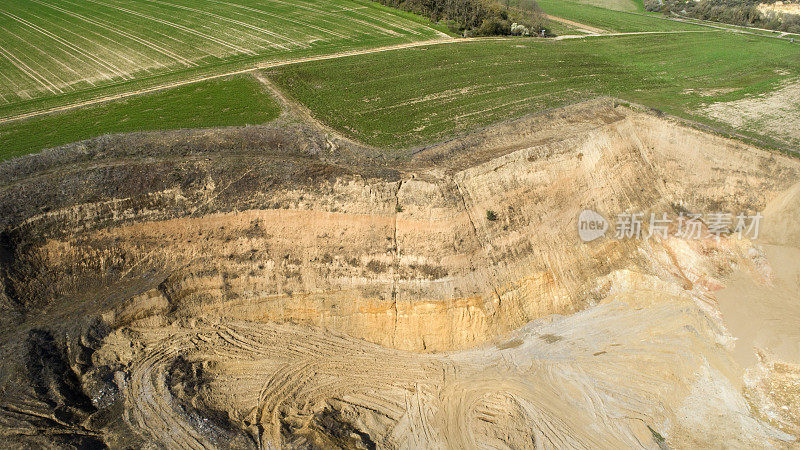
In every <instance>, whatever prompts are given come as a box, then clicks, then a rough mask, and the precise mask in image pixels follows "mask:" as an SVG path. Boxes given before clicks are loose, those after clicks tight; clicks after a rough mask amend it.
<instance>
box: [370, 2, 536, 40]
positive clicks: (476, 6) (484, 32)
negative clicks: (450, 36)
mask: <svg viewBox="0 0 800 450" xmlns="http://www.w3.org/2000/svg"><path fill="white" fill-rule="evenodd" d="M377 1H378V2H379V3H381V4H383V5H387V6H391V7H394V8H398V9H402V10H405V11H410V12H413V13H415V14H419V15H422V16H426V17H429V18H430V19H431V20H433V21H434V22H437V23H441V24H444V25H446V26H447V27H448V28H450V30H452V31H454V32H456V33H459V34H463V35H464V36H504V35H511V34H517V35H524V34H535V35H540V34H542V32H543V31H544V32H545V34H546V33H547V32H548V31H547V20H546V19H545V18H544V15H543V14H542V12H541V10H540V9H539V6H538V5H537V4H536V3H535V1H529V2H527V4H526V5H525V8H517V7H514V6H511V5H510V4H509V1H508V0H502V1H503V2H504V3H502V4H501V3H500V2H498V1H496V0H377ZM514 25H516V26H514Z"/></svg>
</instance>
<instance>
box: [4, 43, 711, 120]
mask: <svg viewBox="0 0 800 450" xmlns="http://www.w3.org/2000/svg"><path fill="white" fill-rule="evenodd" d="M698 32H700V33H710V32H715V31H712V30H709V31H702V30H700V31H636V32H629V33H606V32H603V33H597V34H582V35H565V36H559V37H557V38H553V39H550V38H548V40H561V39H578V38H585V37H598V36H606V37H617V36H635V35H648V34H679V33H698ZM512 39H519V38H510V37H472V38H450V39H434V40H426V41H417V42H407V43H403V44H394V45H387V46H383V47H375V48H369V49H363V50H349V51H344V52H338V53H331V54H327V55H317V56H309V57H305V58H294V59H286V60H280V61H271V62H268V63H263V64H258V65H256V66H255V67H248V68H246V69H239V70H233V71H228V72H223V73H218V74H214V75H208V76H203V77H198V78H192V79H189V80H183V81H179V82H174V83H166V84H162V85H158V86H153V87H149V88H144V89H137V90H133V91H128V92H123V93H119V94H114V95H107V96H102V97H98V98H94V99H91V100H86V101H82V102H77V103H72V104H69V105H63V106H57V107H53V108H46V109H41V110H38V111H31V112H27V113H23V114H17V115H13V116H8V117H2V118H0V124H5V123H9V122H14V121H18V120H24V119H30V118H33V117H38V116H42V115H46V114H52V113H57V112H64V111H68V110H71V109H76V108H82V107H85V106H91V105H96V104H100V103H105V102H109V101H113V100H119V99H122V98H127V97H133V96H136V95H142V94H149V93H152V92H157V91H160V90H164V89H171V88H175V87H180V86H185V85H188V84H193V83H199V82H202V81H208V80H214V79H217V78H224V77H228V76H232V75H240V74H244V73H249V72H253V71H257V70H263V69H270V68H274V67H281V66H286V65H291V64H301V63H306V62H312V61H322V60H327V59H337V58H344V57H348V56H357V55H366V54H370V53H381V52H387V51H392V50H402V49H407V48H415V47H424V46H430V45H441V44H459V43H466V42H476V41H496V40H512Z"/></svg>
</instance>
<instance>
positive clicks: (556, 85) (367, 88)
mask: <svg viewBox="0 0 800 450" xmlns="http://www.w3.org/2000/svg"><path fill="white" fill-rule="evenodd" d="M268 74H269V76H270V77H271V78H272V79H273V80H275V82H276V83H277V84H278V85H279V86H280V87H281V88H283V89H284V90H285V91H286V92H288V93H289V94H290V95H291V96H293V97H294V98H296V99H298V100H300V101H301V102H303V103H304V104H306V105H307V106H308V107H309V108H311V110H312V111H313V113H314V114H315V115H316V116H317V117H319V118H320V119H321V120H323V121H325V122H326V123H328V124H329V125H331V126H332V127H334V128H336V129H338V130H341V131H342V132H344V133H345V134H348V135H350V136H352V137H353V138H356V139H358V140H361V141H363V142H365V143H368V144H371V145H375V146H380V147H387V148H395V149H396V148H406V147H410V146H415V145H420V144H423V143H428V142H432V141H436V140H439V139H442V138H445V137H447V136H451V135H453V134H457V133H464V132H468V131H471V130H474V129H476V128H477V127H480V126H484V125H488V124H491V123H494V122H498V121H501V120H504V119H509V118H514V117H519V116H521V115H524V114H527V113H535V112H537V111H541V110H544V109H547V108H553V107H557V106H562V105H565V104H568V103H572V102H575V101H578V100H582V99H588V98H592V97H595V96H598V95H610V96H615V97H619V98H622V99H626V100H628V101H632V102H637V103H641V104H644V105H647V106H650V107H654V108H659V109H661V110H664V111H666V112H668V113H671V114H675V115H679V116H682V117H686V118H690V119H696V120H704V119H703V118H702V117H699V116H697V115H696V114H695V113H694V111H695V110H696V108H699V107H700V106H702V105H703V104H707V103H710V102H714V101H731V100H736V99H740V98H743V97H744V96H746V95H753V94H759V93H763V92H768V91H770V90H772V89H774V88H775V87H776V86H777V85H778V84H779V83H780V82H781V81H784V80H787V79H791V78H796V77H797V76H798V75H800V48H798V46H796V45H792V44H789V42H787V41H782V40H777V39H770V38H766V37H757V36H743V35H737V34H732V33H728V32H724V31H710V32H707V33H686V34H662V35H659V34H650V35H631V36H617V37H592V38H585V39H572V40H563V41H541V40H530V39H508V40H496V41H491V42H471V43H460V44H452V45H439V46H430V47H420V48H414V49H407V50H401V51H395V52H389V53H380V54H371V55H361V56H355V57H348V58H341V59H336V60H329V61H319V62H313V63H306V64H301V65H295V66H286V67H282V68H277V69H273V70H271V71H269V72H268ZM703 90H717V91H715V92H717V93H715V94H713V93H712V94H710V95H709V94H708V93H707V92H706V93H704V94H702V95H701V94H700V93H699V92H702V91H703Z"/></svg>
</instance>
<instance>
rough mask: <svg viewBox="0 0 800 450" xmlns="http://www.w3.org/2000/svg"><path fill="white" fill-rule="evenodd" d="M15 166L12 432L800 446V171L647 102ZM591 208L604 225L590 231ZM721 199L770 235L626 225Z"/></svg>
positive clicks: (309, 130) (172, 144) (9, 180)
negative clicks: (439, 138)
mask: <svg viewBox="0 0 800 450" xmlns="http://www.w3.org/2000/svg"><path fill="white" fill-rule="evenodd" d="M0 178H2V179H3V180H5V182H4V183H3V185H2V186H0V229H2V230H3V231H2V234H0V275H2V277H0V283H1V285H2V289H0V308H2V312H3V313H2V314H0V321H2V327H0V330H2V331H0V339H2V346H0V352H2V361H3V362H2V363H1V364H0V389H1V390H2V392H3V401H2V405H0V422H1V423H2V424H3V434H2V437H3V440H4V441H6V442H8V443H9V444H10V445H12V446H15V447H16V446H20V447H22V446H29V445H33V446H56V447H64V446H72V447H81V446H103V445H107V446H110V447H112V448H122V447H146V448H163V447H166V448H208V447H226V448H227V447H230V448H331V447H339V448H476V447H481V448H533V447H535V448H626V447H644V448H673V447H674V448H686V447H692V448H697V447H731V448H761V447H778V448H791V447H794V446H796V445H797V437H798V436H800V365H799V364H800V331H798V327H797V323H798V319H800V298H798V297H800V225H798V218H800V161H798V160H797V159H796V158H793V157H790V156H785V155H782V154H780V153H777V152H775V151H769V150H764V149H760V148H756V147H753V146H750V145H748V144H745V143H742V142H740V141H736V140H732V139H730V138H727V137H723V136H719V135H716V134H713V133H710V132H706V131H703V130H700V129H697V128H692V127H689V126H687V125H686V124H685V123H683V122H681V121H679V120H676V119H673V118H670V117H667V116H664V115H661V114H655V113H653V112H652V111H648V110H646V109H643V108H638V107H635V106H624V105H622V104H620V103H619V102H617V101H614V100H612V99H605V98H604V99H597V100H592V101H588V102H582V103H578V104H575V105H571V106H568V107H565V108H559V109H554V110H551V111H547V112H544V113H541V114H536V115H530V116H526V117H523V118H520V119H515V120H509V121H505V122H502V123H499V124H496V125H493V126H491V127H487V128H484V129H481V130H477V131H475V132H472V133H469V134H465V135H463V136H460V137H456V138H453V139H450V140H448V141H445V142H441V143H439V144H435V145H430V146H427V147H424V148H419V149H417V150H415V151H413V152H408V153H406V154H397V155H395V156H391V155H389V156H386V157H379V156H376V155H375V154H374V152H370V151H369V149H366V148H364V147H362V146H359V144H357V143H355V142H352V141H349V140H347V139H345V138H342V137H340V136H339V137H337V136H333V135H330V134H326V133H324V132H323V131H320V129H319V128H317V127H314V126H312V125H311V124H308V123H299V122H277V123H272V124H267V125H261V126H252V127H243V128H222V129H215V130H195V131H190V130H183V131H165V132H150V133H138V134H132V135H115V136H106V137H102V138H97V139H92V140H88V141H84V142H80V143H76V144H70V145H67V146H64V147H60V148H57V149H53V150H48V151H45V152H43V153H40V154H36V155H29V156H24V157H21V158H17V159H14V160H11V161H8V162H6V163H4V164H2V165H0ZM585 210H591V211H593V212H595V214H596V215H597V216H598V217H599V219H598V220H606V221H607V228H608V229H607V230H606V231H604V232H603V233H604V234H603V235H601V236H598V237H596V238H594V239H591V240H589V241H586V242H584V241H583V240H582V239H580V238H579V234H578V231H579V226H578V219H579V217H580V216H581V213H582V211H585ZM716 212H730V213H733V214H734V216H735V215H736V214H739V213H742V214H747V215H748V216H752V215H755V214H758V215H761V216H762V217H763V219H762V220H761V222H760V230H759V233H758V235H757V236H754V235H749V236H748V235H745V236H736V233H734V232H733V231H734V229H733V226H734V225H733V224H729V226H728V228H726V229H725V233H722V234H721V235H719V234H716V235H715V234H714V233H713V232H712V233H710V232H709V231H712V230H711V229H710V227H711V225H710V222H708V221H705V222H702V221H701V222H699V223H700V225H699V230H700V231H701V233H700V234H699V238H697V239H686V238H684V237H681V236H680V235H679V233H677V231H678V230H676V228H675V225H674V224H673V225H671V226H670V227H669V228H668V229H667V230H666V232H665V233H663V234H658V235H653V236H649V237H647V238H645V236H641V237H639V238H636V237H634V236H629V237H627V238H626V237H622V238H616V237H615V236H614V233H615V231H616V230H615V224H614V222H615V220H616V219H617V217H618V215H620V214H623V213H629V214H630V213H642V214H643V216H644V217H646V218H650V214H651V213H654V214H658V215H659V216H660V215H661V214H662V213H664V214H667V215H669V216H670V217H673V216H681V217H683V216H688V215H691V214H693V213H703V214H706V215H707V214H710V213H716ZM490 213H491V214H490ZM645 222H647V220H645ZM598 224H599V225H598V226H597V227H596V228H602V225H601V224H600V222H598ZM644 226H645V233H644V234H645V235H647V233H646V226H647V225H646V224H645V225H644Z"/></svg>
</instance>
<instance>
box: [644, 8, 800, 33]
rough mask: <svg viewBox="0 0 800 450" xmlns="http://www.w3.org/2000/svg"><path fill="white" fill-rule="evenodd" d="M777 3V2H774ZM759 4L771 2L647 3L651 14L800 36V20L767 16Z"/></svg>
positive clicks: (783, 16)
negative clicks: (671, 14) (798, 34)
mask: <svg viewBox="0 0 800 450" xmlns="http://www.w3.org/2000/svg"><path fill="white" fill-rule="evenodd" d="M772 1H774V0H772ZM759 3H771V1H769V0H766V1H765V0H699V1H696V2H695V1H693V0H645V8H646V9H647V10H648V11H659V12H664V13H676V14H680V15H683V16H687V17H693V18H695V19H703V20H712V21H714V22H722V23H730V24H733V25H745V26H753V27H759V28H769V29H771V30H778V31H786V32H789V33H800V16H796V15H791V14H769V15H767V14H764V13H762V12H761V11H760V10H759V9H758V4H759Z"/></svg>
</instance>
